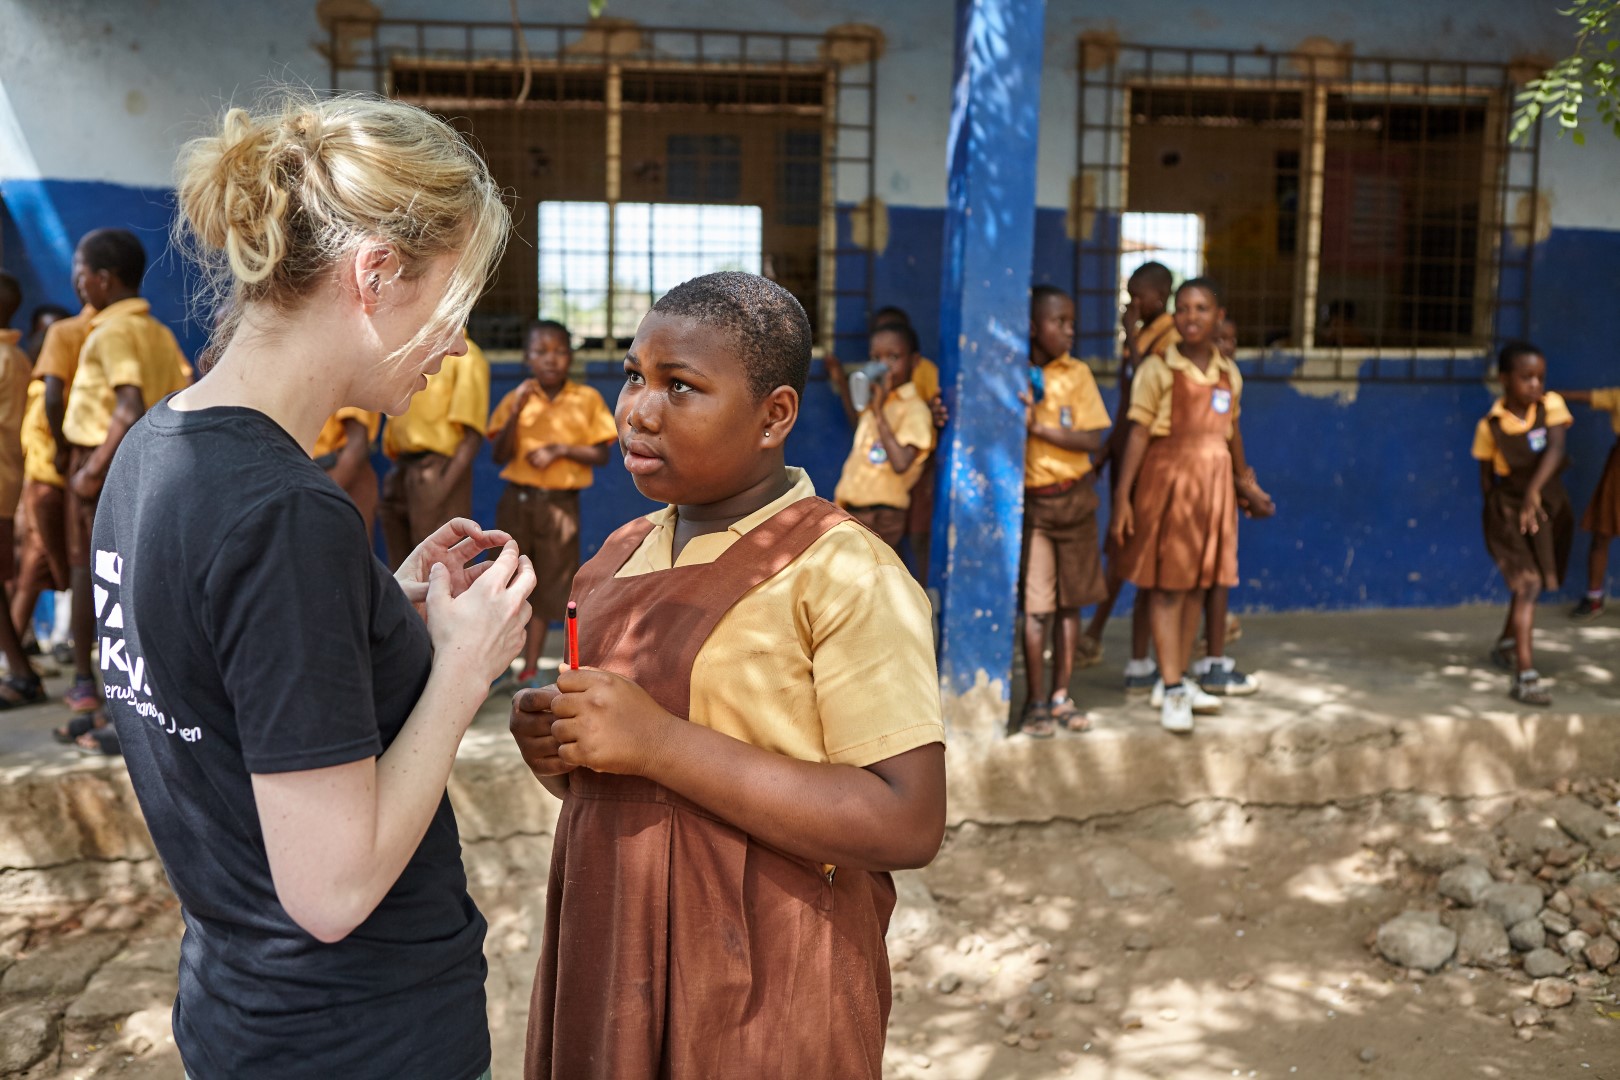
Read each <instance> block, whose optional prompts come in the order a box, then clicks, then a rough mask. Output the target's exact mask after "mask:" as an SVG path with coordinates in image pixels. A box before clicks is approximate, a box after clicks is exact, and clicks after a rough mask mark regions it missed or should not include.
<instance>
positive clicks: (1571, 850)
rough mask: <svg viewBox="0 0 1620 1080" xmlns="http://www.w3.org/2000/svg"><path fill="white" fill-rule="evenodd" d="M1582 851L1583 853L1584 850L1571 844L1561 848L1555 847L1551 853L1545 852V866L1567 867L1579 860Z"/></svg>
mask: <svg viewBox="0 0 1620 1080" xmlns="http://www.w3.org/2000/svg"><path fill="white" fill-rule="evenodd" d="M1583 851H1585V848H1579V847H1576V846H1574V845H1573V844H1566V845H1565V846H1563V847H1555V848H1553V849H1552V850H1551V851H1549V852H1547V855H1546V859H1547V865H1548V866H1552V867H1562V866H1568V865H1569V864H1570V863H1572V862H1574V861H1575V860H1576V859H1578V858H1580V857H1581V853H1582V852H1583Z"/></svg>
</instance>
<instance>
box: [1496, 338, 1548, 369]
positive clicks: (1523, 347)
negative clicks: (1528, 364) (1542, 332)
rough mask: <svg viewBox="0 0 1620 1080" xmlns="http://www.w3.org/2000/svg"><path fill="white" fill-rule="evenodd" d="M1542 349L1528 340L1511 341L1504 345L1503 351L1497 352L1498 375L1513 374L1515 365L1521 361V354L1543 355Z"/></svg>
mask: <svg viewBox="0 0 1620 1080" xmlns="http://www.w3.org/2000/svg"><path fill="white" fill-rule="evenodd" d="M1542 355H1544V354H1543V353H1542V351H1541V350H1540V349H1538V348H1536V347H1535V346H1534V345H1532V344H1530V343H1529V342H1528V341H1510V342H1508V343H1507V344H1506V345H1504V346H1502V351H1501V352H1499V353H1497V354H1496V373H1497V374H1498V375H1511V374H1512V373H1513V365H1514V364H1516V363H1518V362H1519V357H1521V356H1542Z"/></svg>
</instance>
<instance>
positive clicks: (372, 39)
mask: <svg viewBox="0 0 1620 1080" xmlns="http://www.w3.org/2000/svg"><path fill="white" fill-rule="evenodd" d="M327 48H328V51H329V58H330V60H331V65H332V85H333V86H334V87H336V88H338V89H345V90H367V91H371V92H374V93H380V94H387V95H391V96H393V97H397V98H400V99H402V100H406V101H410V102H413V103H414V104H418V105H421V106H423V107H424V108H428V109H432V110H434V111H435V112H438V113H440V114H441V115H444V116H446V117H448V118H449V119H450V120H451V122H452V123H454V124H455V125H456V126H457V127H458V129H460V130H462V131H463V132H465V133H467V134H468V135H469V136H470V137H471V138H472V139H473V141H474V144H475V145H477V146H478V147H480V149H481V152H482V153H483V155H484V157H485V160H486V161H488V163H489V166H490V170H491V172H492V173H493V174H494V176H495V179H496V181H497V182H498V183H500V184H501V185H502V186H503V187H504V188H506V189H507V190H508V191H509V192H511V194H512V206H513V217H514V222H515V230H514V236H513V240H512V242H511V243H510V244H509V245H508V250H507V254H506V256H505V257H504V259H503V261H502V263H501V266H500V267H499V269H498V271H497V274H496V277H495V280H494V281H493V282H492V283H491V285H490V288H489V291H488V292H487V293H486V295H485V296H484V297H483V299H482V300H481V301H480V303H479V306H478V309H477V311H476V312H475V313H474V316H473V324H474V325H473V331H474V336H475V337H477V338H478V339H479V340H480V341H481V342H482V343H486V344H487V345H490V346H493V347H496V348H516V347H519V346H520V345H521V341H520V338H521V332H522V326H523V323H524V322H525V320H527V319H529V318H531V317H533V316H535V315H536V314H537V313H540V312H542V311H544V312H546V313H547V314H548V315H555V314H565V315H567V314H570V313H572V314H573V316H574V317H575V318H579V319H581V320H583V321H582V322H581V325H580V326H579V327H572V326H571V328H573V329H575V331H576V337H578V336H583V337H584V338H585V342H584V344H585V349H584V350H583V352H584V354H585V355H589V353H590V352H591V351H592V350H593V348H599V349H601V350H602V351H603V352H604V353H611V352H612V351H614V350H616V349H618V348H621V347H622V345H623V344H624V343H625V342H626V341H627V340H628V339H629V337H630V336H631V335H633V334H634V332H635V327H636V322H637V321H638V320H639V318H640V313H642V312H644V311H645V310H646V308H647V306H649V305H650V304H651V302H652V300H653V299H656V297H657V295H659V294H661V292H662V291H663V290H665V289H667V288H669V287H670V285H673V284H675V283H677V282H678V281H679V280H681V279H680V278H676V279H675V281H669V280H668V277H667V275H668V273H671V272H675V271H673V270H672V269H671V268H675V267H692V266H700V265H701V266H706V267H712V265H715V264H725V265H740V266H747V267H749V268H751V269H755V270H757V271H759V272H761V273H763V274H765V275H766V276H768V277H771V278H772V279H773V280H775V281H778V282H780V283H781V284H782V285H783V286H785V287H786V288H788V289H789V290H790V291H791V292H793V294H794V295H795V296H797V297H798V298H799V301H800V302H801V303H802V304H803V305H804V307H805V310H806V311H807V312H808V313H809V314H810V316H811V318H812V320H813V321H814V322H815V324H816V328H817V338H818V345H819V346H820V348H822V349H823V350H831V349H834V348H836V347H838V337H839V335H838V334H837V332H836V331H837V327H836V314H837V312H838V310H839V309H840V306H843V307H844V308H845V310H846V311H847V310H849V307H850V306H851V305H853V306H854V307H856V308H858V309H861V310H866V309H869V308H870V307H871V282H872V280H873V274H872V262H873V259H874V258H875V255H874V253H873V252H872V251H870V250H867V249H863V248H859V247H857V246H855V245H854V244H853V242H852V240H851V238H850V233H851V230H850V229H849V228H848V227H846V228H844V229H842V230H840V228H839V227H838V215H839V208H840V207H843V208H844V212H845V213H846V214H851V215H854V214H860V213H873V212H874V211H873V210H872V209H870V208H871V206H872V200H871V198H870V196H871V195H872V193H873V190H874V183H875V177H874V173H873V168H874V162H873V144H874V138H875V133H876V116H877V45H876V43H875V42H874V41H872V40H871V39H869V38H866V37H862V36H860V35H858V34H847V35H846V34H841V33H829V34H826V35H811V34H782V33H765V32H753V31H736V30H717V29H688V28H679V29H677V28H658V27H644V26H636V25H631V24H628V23H615V22H612V21H610V20H603V21H601V22H597V23H591V24H585V25H567V24H556V23H522V24H513V23H510V22H494V21H490V22H463V21H450V20H431V19H350V20H338V21H336V22H334V23H333V25H332V27H331V32H330V38H329V41H328V43H327ZM675 204H682V205H684V206H687V207H689V209H687V210H678V209H676V207H675ZM548 207H553V208H558V207H562V208H566V209H563V210H557V209H551V210H548V209H547V208H548ZM704 207H707V208H711V209H699V208H704ZM720 207H731V208H735V209H736V210H737V211H738V213H733V214H732V215H730V216H729V217H727V216H726V215H724V214H722V213H721V212H720V209H719V208H720ZM666 208H667V209H666ZM559 214H561V215H562V216H561V217H559V216H558V215H559ZM625 215H629V217H628V218H626V219H625V220H621V218H624V217H625ZM750 215H752V216H751V217H750ZM565 218H567V220H564V219H565ZM548 222H549V225H548ZM749 222H753V223H755V224H752V225H750V224H748V223H749ZM739 223H741V224H739ZM666 226H668V227H667V228H666ZM750 230H752V231H750ZM868 231H869V232H870V230H868ZM754 237H757V250H755V244H756V240H755V239H753V238H754ZM610 238H612V240H611V242H610ZM553 239H555V240H556V241H557V244H558V245H559V246H557V247H556V248H555V249H552V248H551V247H548V246H547V245H549V244H550V243H551V241H552V240H553ZM621 257H622V258H623V259H624V260H626V261H627V263H629V264H631V265H627V266H626V267H624V268H621V267H619V266H618V265H617V264H618V262H619V261H620V259H621ZM593 260H594V261H593ZM583 266H591V267H593V268H594V270H595V272H596V273H597V278H596V280H595V282H594V284H593V283H590V282H581V281H577V280H574V279H573V277H572V275H566V277H565V280H564V284H565V285H566V286H567V288H568V289H570V290H573V292H574V293H577V294H578V295H573V294H572V293H571V294H570V295H567V296H564V295H562V293H561V292H559V290H558V289H557V288H556V287H554V286H555V282H556V281H557V280H558V279H556V278H552V277H547V274H548V270H547V269H546V268H547V267H551V268H552V270H558V269H559V268H574V269H577V268H579V267H583ZM621 271H622V272H621ZM699 272H701V271H699ZM660 283H662V284H660ZM593 288H594V289H595V291H597V292H599V293H601V294H602V295H601V296H599V297H592V296H590V295H588V294H589V293H590V292H591V291H592V289H593ZM845 336H849V337H851V338H854V337H862V336H864V321H863V322H862V324H861V326H858V327H857V326H854V325H853V324H852V326H851V328H850V330H849V331H848V332H847V334H846V335H845ZM854 347H856V348H863V347H864V346H863V345H856V346H854ZM846 348H848V346H846Z"/></svg>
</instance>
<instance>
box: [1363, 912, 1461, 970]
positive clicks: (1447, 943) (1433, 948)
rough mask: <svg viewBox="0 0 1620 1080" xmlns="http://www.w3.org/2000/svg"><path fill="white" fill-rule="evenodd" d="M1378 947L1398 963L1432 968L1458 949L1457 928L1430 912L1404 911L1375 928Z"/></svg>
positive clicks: (1388, 957)
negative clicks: (1454, 928) (1452, 928)
mask: <svg viewBox="0 0 1620 1080" xmlns="http://www.w3.org/2000/svg"><path fill="white" fill-rule="evenodd" d="M1377 944H1378V951H1379V953H1381V954H1382V955H1383V957H1384V959H1386V960H1388V961H1389V962H1390V963H1392V964H1394V965H1396V966H1397V967H1403V968H1419V969H1421V970H1423V971H1435V970H1437V969H1438V968H1439V967H1440V966H1441V965H1443V964H1444V963H1445V962H1446V961H1447V960H1450V959H1451V957H1452V954H1453V953H1455V952H1456V951H1457V932H1456V931H1455V930H1451V929H1448V928H1447V927H1444V926H1441V925H1440V923H1439V922H1438V921H1437V919H1436V917H1435V916H1434V915H1433V914H1432V913H1426V912H1420V911H1406V912H1402V913H1401V914H1399V915H1397V916H1395V918H1393V919H1391V920H1389V921H1388V922H1386V923H1385V924H1384V925H1382V926H1380V927H1379V928H1378V938H1377Z"/></svg>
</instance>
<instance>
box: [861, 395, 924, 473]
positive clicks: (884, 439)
mask: <svg viewBox="0 0 1620 1080" xmlns="http://www.w3.org/2000/svg"><path fill="white" fill-rule="evenodd" d="M886 396H887V392H886V391H884V390H879V389H877V388H874V389H873V394H872V405H871V409H872V416H873V417H874V418H875V419H876V420H877V433H878V442H880V443H882V444H883V451H884V453H885V454H886V455H887V456H888V460H889V468H891V469H893V470H894V471H895V472H897V473H903V472H905V471H906V470H907V469H909V468H911V463H912V462H914V461H916V460H917V448H916V447H915V446H907V445H906V444H905V443H903V442H901V441H900V438H899V436H897V435H895V433H894V428H892V427H890V426H889V418H888V417H887V416H885V415H884V414H883V400H884V398H885V397H886Z"/></svg>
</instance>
